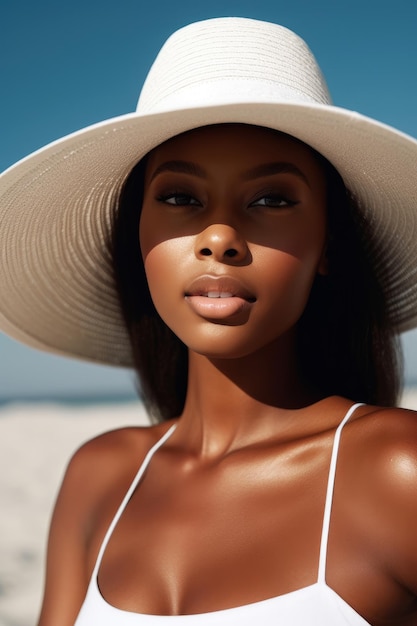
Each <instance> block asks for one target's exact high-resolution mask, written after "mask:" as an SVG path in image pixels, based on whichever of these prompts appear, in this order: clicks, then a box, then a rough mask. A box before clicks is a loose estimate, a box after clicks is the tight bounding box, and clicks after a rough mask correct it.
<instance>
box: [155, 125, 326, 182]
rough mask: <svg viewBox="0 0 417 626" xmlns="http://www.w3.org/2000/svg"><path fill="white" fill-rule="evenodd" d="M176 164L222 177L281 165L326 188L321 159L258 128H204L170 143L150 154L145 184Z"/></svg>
mask: <svg viewBox="0 0 417 626" xmlns="http://www.w3.org/2000/svg"><path fill="white" fill-rule="evenodd" d="M176 160H181V161H188V162H191V163H195V164H198V165H200V166H201V167H202V168H203V169H206V168H207V167H208V168H209V169H211V170H212V171H213V172H214V171H219V172H221V173H222V175H224V176H226V175H228V176H229V175H230V176H233V175H238V176H239V175H240V173H242V172H245V171H248V170H251V169H252V168H256V167H258V166H262V165H264V164H269V163H276V162H284V163H290V164H293V165H295V166H296V167H297V168H298V169H299V170H300V171H301V172H302V174H303V175H304V176H305V178H306V179H308V180H309V181H310V182H311V183H312V184H313V186H314V187H315V186H318V187H319V188H321V187H322V186H323V185H326V182H325V181H326V178H327V176H326V174H325V171H324V168H323V164H322V161H323V159H322V157H320V155H318V154H317V153H316V152H315V151H314V150H313V149H312V148H310V147H309V146H307V145H306V144H304V143H303V142H301V141H299V140H298V139H296V138H294V137H291V136H290V135H287V134H285V133H281V132H279V131H276V130H273V129H270V128H264V127H260V126H250V125H246V124H218V125H214V126H203V127H201V128H197V129H194V130H191V131H187V132H185V133H182V134H180V135H177V136H175V137H173V138H172V139H169V140H168V141H166V142H164V143H163V144H161V145H160V146H158V147H156V148H155V149H154V150H153V151H152V152H150V153H149V155H148V157H147V165H146V175H145V184H146V183H147V182H148V181H149V178H150V177H151V176H152V175H153V172H154V171H155V170H156V169H157V168H160V167H161V165H162V166H163V164H164V163H165V162H171V161H176Z"/></svg>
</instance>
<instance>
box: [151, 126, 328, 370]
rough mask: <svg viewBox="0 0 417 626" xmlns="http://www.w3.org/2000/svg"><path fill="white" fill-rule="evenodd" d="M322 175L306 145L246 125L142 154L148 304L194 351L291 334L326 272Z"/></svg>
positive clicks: (238, 349) (225, 352)
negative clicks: (144, 158)
mask: <svg viewBox="0 0 417 626" xmlns="http://www.w3.org/2000/svg"><path fill="white" fill-rule="evenodd" d="M325 207H326V184H325V179H324V174H323V172H322V170H321V167H320V166H319V164H318V162H317V160H316V158H315V157H314V155H313V153H312V151H310V150H309V149H308V148H307V147H306V146H304V145H303V144H301V143H299V142H297V141H296V140H293V139H291V138H290V137H288V136H286V135H282V134H280V133H276V132H274V131H271V130H268V129H263V128H259V127H253V126H244V125H221V126H211V127H204V128H200V129H197V130H194V131H191V132H188V133H186V134H183V135H179V136H177V137H175V138H174V139H171V140H169V141H167V142H166V143H164V144H162V145H161V146H159V147H158V148H156V149H155V150H154V151H153V152H152V153H151V154H150V155H149V159H148V163H147V169H146V175H145V188H144V200H143V208H142V214H141V220H140V246H141V251H142V255H143V260H144V265H145V271H146V275H147V279H148V282H149V288H150V292H151V295H152V299H153V301H154V304H155V307H156V309H157V311H158V312H159V314H160V315H161V317H162V319H163V320H164V321H165V323H166V324H167V325H168V326H169V327H170V328H171V329H172V330H173V332H174V333H175V334H176V335H177V336H178V337H179V338H180V339H181V340H182V341H183V342H184V343H185V344H186V345H187V346H188V348H189V349H190V350H193V351H195V352H197V353H199V354H205V355H207V356H209V357H216V358H237V357H240V356H247V355H248V354H250V353H252V352H255V351H257V350H260V349H262V348H264V347H266V346H268V345H269V344H272V343H274V342H278V343H279V341H280V340H281V339H282V338H283V337H285V336H288V334H289V333H292V334H293V332H292V331H293V329H294V328H295V326H296V324H297V321H298V319H299V318H300V316H301V314H302V312H303V310H304V308H305V305H306V302H307V300H308V297H309V293H310V290H311V286H312V283H313V281H314V278H315V276H316V274H317V273H318V272H319V273H320V272H321V273H324V272H325V260H324V250H325V241H326V208H325Z"/></svg>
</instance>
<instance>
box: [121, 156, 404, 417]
mask: <svg viewBox="0 0 417 626" xmlns="http://www.w3.org/2000/svg"><path fill="white" fill-rule="evenodd" d="M307 147H308V148H309V146H307ZM309 149H310V150H312V149H311V148H309ZM312 152H313V153H314V154H315V155H316V158H317V159H318V160H319V161H320V163H321V164H322V167H323V169H324V172H325V175H326V179H327V189H328V193H327V198H328V201H327V206H328V247H327V260H328V267H329V273H328V275H325V276H321V275H318V276H317V278H316V280H315V283H314V285H313V288H312V291H311V295H310V297H309V301H308V303H307V307H306V309H305V311H304V313H303V315H302V317H301V319H300V320H299V323H298V347H297V349H298V358H299V363H300V367H301V373H302V374H303V376H304V377H305V379H306V380H308V381H309V382H310V383H312V384H313V385H314V387H315V388H316V389H317V390H318V391H319V393H320V394H321V395H323V397H324V396H328V395H341V396H345V397H348V398H351V399H352V400H355V401H361V402H366V403H370V404H382V405H386V406H391V405H394V404H395V403H396V401H397V397H398V394H399V391H400V379H401V376H400V375H401V373H402V372H401V367H400V362H401V361H400V349H399V342H398V339H397V337H396V334H395V332H394V329H393V327H392V325H391V324H390V321H389V319H388V316H387V307H386V303H385V298H384V295H383V290H382V288H381V286H380V284H379V282H378V279H377V276H376V273H375V270H374V268H373V265H372V263H371V254H370V251H369V241H368V233H369V228H368V226H367V223H366V220H365V218H364V217H363V212H362V211H360V207H359V206H358V204H357V202H356V201H355V199H354V198H353V197H352V196H351V194H350V193H349V192H348V191H347V189H346V187H345V185H344V183H343V181H342V178H341V177H340V175H339V174H338V172H337V171H336V170H335V168H334V167H333V166H332V165H331V164H330V163H329V162H328V161H327V160H326V159H325V158H324V157H323V156H321V155H320V154H318V153H316V152H315V151H314V150H312ZM145 169H146V158H145V159H143V160H142V161H140V162H139V163H138V164H137V165H136V166H135V167H134V168H133V170H132V171H131V173H130V175H129V176H128V178H127V180H126V181H125V183H124V186H123V189H122V192H121V195H120V199H119V203H118V207H117V211H116V215H115V222H114V228H113V232H112V241H111V249H112V255H113V263H114V270H115V278H116V284H117V289H118V293H119V298H120V303H121V308H122V312H123V315H124V319H125V322H126V326H127V329H128V332H129V335H130V339H131V346H132V356H133V363H134V366H135V369H136V372H137V376H138V384H139V391H140V395H141V397H142V399H143V401H144V403H145V405H146V407H147V409H148V411H149V412H150V414H151V416H153V418H154V419H156V420H157V421H159V420H165V419H170V418H172V417H176V416H178V415H180V414H181V412H182V409H183V407H184V402H185V395H186V391H187V377H188V353H187V348H186V346H185V345H184V344H183V343H182V342H181V341H180V339H178V337H176V335H174V333H173V332H172V331H171V330H170V329H169V328H168V326H167V325H166V324H165V322H164V321H163V320H162V319H161V318H160V316H159V314H158V313H157V311H156V309H155V307H154V305H153V303H152V299H151V296H150V293H149V289H148V284H147V280H146V275H145V270H144V265H143V261H142V256H141V252H140V247H139V220H140V213H141V206H142V201H143V189H144V175H145Z"/></svg>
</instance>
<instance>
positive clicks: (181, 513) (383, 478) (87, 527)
mask: <svg viewBox="0 0 417 626" xmlns="http://www.w3.org/2000/svg"><path fill="white" fill-rule="evenodd" d="M387 153H389V159H387V158H385V155H386V154H387ZM416 153H417V144H416V142H415V141H414V140H412V139H410V138H407V137H404V136H403V135H401V134H400V133H397V132H396V131H394V130H393V129H388V128H386V127H383V126H381V125H378V124H377V123H376V122H373V121H372V120H368V119H367V118H362V117H360V116H358V115H355V114H351V113H350V112H346V111H343V110H341V109H337V108H335V107H332V106H330V105H329V104H328V100H327V95H326V88H325V85H324V83H323V81H322V77H321V75H320V73H319V70H318V68H317V67H316V66H315V63H314V60H313V58H312V56H311V53H310V52H309V50H308V49H307V48H306V46H305V44H304V43H303V42H302V41H301V40H299V39H298V38H297V37H296V36H295V35H294V34H293V33H291V32H290V31H287V30H286V29H283V28H282V27H279V26H276V25H273V24H266V23H262V22H256V21H253V20H244V19H232V18H228V19H220V20H209V21H208V22H203V23H199V24H194V25H191V26H189V27H187V28H185V29H182V30H181V31H179V32H178V33H176V34H174V35H173V37H172V38H171V39H170V40H169V41H168V42H167V44H166V45H165V47H164V48H163V49H162V51H161V53H160V55H159V57H158V59H157V61H156V62H155V64H154V66H153V68H152V69H151V72H150V74H149V76H148V79H147V82H146V84H145V86H144V89H143V92H142V96H141V100H140V104H139V106H138V112H137V113H136V114H133V115H130V116H124V117H122V118H118V119H116V120H111V121H110V122H106V123H103V124H102V125H97V126H95V127H92V128H90V129H86V130H84V131H80V133H77V134H75V135H73V136H71V137H69V138H65V139H64V140H62V141H60V142H57V143H55V144H53V145H52V146H49V147H47V148H45V149H44V150H42V151H40V152H38V153H37V154H35V155H33V156H32V157H29V159H27V160H26V161H23V162H22V163H20V164H18V165H17V166H15V168H13V169H11V170H10V171H9V172H7V173H6V174H5V175H4V176H3V181H2V187H1V193H2V206H3V207H4V208H3V211H2V224H3V228H4V233H5V234H4V237H3V240H4V242H5V245H4V247H5V249H6V250H7V259H6V261H5V263H4V267H5V269H2V281H3V285H4V287H3V294H7V299H6V298H4V299H3V300H4V302H3V303H2V312H3V315H4V321H3V320H2V327H3V328H4V329H5V330H7V331H8V332H10V334H12V335H13V336H15V337H16V338H20V339H22V340H24V341H26V342H27V343H30V344H31V345H36V346H38V347H43V348H44V349H50V350H53V351H57V352H63V353H67V354H72V355H77V356H81V357H84V358H89V359H95V360H100V361H104V362H113V363H114V362H120V363H124V364H131V363H132V362H134V363H135V365H136V368H137V371H138V374H139V376H140V380H141V384H142V393H143V395H144V399H145V401H146V402H147V404H148V406H149V408H150V411H151V412H152V413H153V414H154V415H155V416H156V417H157V418H159V423H158V424H157V425H155V426H152V427H150V428H144V429H141V428H128V429H123V430H119V431H115V432H112V433H108V434H106V435H103V436H101V437H98V438H97V439H95V440H93V441H91V442H89V443H87V444H86V445H85V446H83V447H82V448H81V449H80V450H79V451H78V452H77V453H76V454H75V455H74V457H73V459H72V460H71V462H70V465H69V467H68V470H67V473H66V476H65V479H64V483H63V486H62V489H61V491H60V494H59V496H58V500H57V504H56V508H55V512H54V516H53V520H52V525H51V532H50V540H49V548H48V567H47V579H46V588H45V597H44V603H43V608H42V612H41V617H40V621H39V625H40V626H49V625H52V624H54V626H55V625H58V624H59V625H60V626H61V625H62V626H66V625H72V624H74V623H75V624H76V625H77V626H85V625H86V624H92V623H97V624H118V625H119V624H129V625H130V624H148V623H149V624H151V623H152V624H153V623H155V622H161V623H163V622H168V621H170V622H171V621H176V622H177V623H181V624H182V622H188V623H208V624H214V623H216V624H223V623H224V624H229V623H239V624H249V623H250V624H253V622H254V621H255V620H258V621H259V622H260V623H263V624H277V623H283V624H297V625H298V624H303V625H305V624H320V625H322V624H332V625H335V624H354V625H360V624H373V625H374V626H378V625H382V624H384V625H386V624H392V625H400V624H401V625H404V624H407V625H408V624H415V623H416V620H417V604H416V593H417V567H416V566H417V539H416V537H415V523H416V519H417V499H416V497H415V495H416V477H417V451H416V449H415V441H416V437H417V421H416V419H415V415H414V413H413V412H410V411H404V410H400V409H397V408H381V407H379V406H377V405H376V403H381V404H394V401H395V396H396V394H397V392H398V383H397V382H396V381H397V379H398V377H397V374H396V352H395V340H394V335H395V332H397V331H398V330H400V329H403V328H406V327H407V328H408V327H411V326H412V325H413V324H414V323H415V319H416V314H417V304H416V288H415V285H414V281H413V274H412V271H413V268H415V267H416V264H417V263H416V261H417V259H416V252H415V249H414V248H415V246H412V245H411V244H410V243H408V242H409V241H410V239H408V240H407V241H405V240H404V236H403V235H404V234H407V233H412V229H413V228H415V224H416V216H415V202H416V190H415V186H416V185H415V180H416V178H415V174H416V171H415V170H416V166H415V162H416V159H415V156H416ZM347 189H348V190H349V191H347ZM115 206H117V207H118V210H117V211H115V209H114V207H115ZM11 207H13V213H12V211H11ZM409 237H410V235H409ZM119 302H120V304H119ZM358 313H359V314H358ZM122 316H123V321H122ZM336 470H337V471H336ZM132 481H133V482H132ZM120 503H121V504H120Z"/></svg>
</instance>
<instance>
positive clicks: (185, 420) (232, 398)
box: [181, 338, 318, 456]
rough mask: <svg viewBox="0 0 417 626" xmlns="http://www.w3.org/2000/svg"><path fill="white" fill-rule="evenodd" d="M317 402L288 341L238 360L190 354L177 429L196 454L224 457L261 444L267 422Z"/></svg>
mask: <svg viewBox="0 0 417 626" xmlns="http://www.w3.org/2000/svg"><path fill="white" fill-rule="evenodd" d="M317 399H318V397H317V395H316V394H314V392H312V390H311V389H309V387H308V386H307V385H305V384H304V383H303V381H302V379H301V377H300V375H299V372H298V368H297V363H296V358H295V350H294V342H293V340H292V339H291V338H284V339H280V341H279V342H276V343H274V344H270V345H268V346H267V347H265V348H263V349H262V350H260V351H259V352H257V353H255V354H251V355H249V356H246V357H242V358H239V359H214V358H208V357H206V356H202V355H199V354H196V353H195V352H190V353H189V377H188V391H187V398H186V403H185V407H184V412H183V414H182V417H181V430H182V431H183V432H184V433H187V436H188V437H189V438H190V439H189V441H190V444H191V445H192V447H193V448H194V449H195V451H196V452H198V453H201V454H207V455H208V456H211V455H217V454H222V453H225V452H227V451H229V450H231V449H233V448H235V447H237V446H240V445H246V444H248V443H250V442H251V441H252V442H253V441H255V440H259V438H260V437H262V435H263V434H266V433H267V432H268V428H269V426H270V424H271V420H274V423H276V420H277V419H279V416H280V415H281V416H283V415H284V414H287V415H288V412H289V411H290V410H292V409H299V408H302V407H303V406H307V405H308V404H311V403H312V402H315V401H316V400H317Z"/></svg>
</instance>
